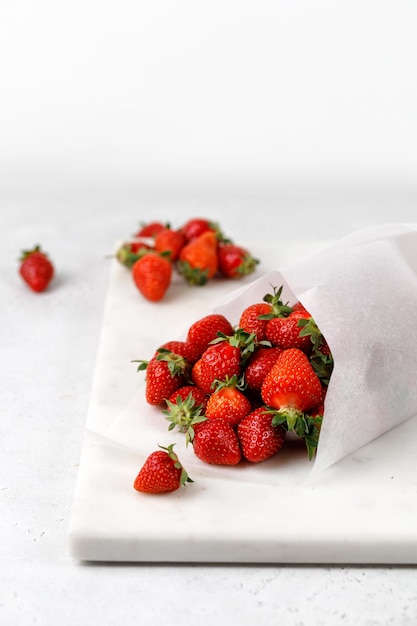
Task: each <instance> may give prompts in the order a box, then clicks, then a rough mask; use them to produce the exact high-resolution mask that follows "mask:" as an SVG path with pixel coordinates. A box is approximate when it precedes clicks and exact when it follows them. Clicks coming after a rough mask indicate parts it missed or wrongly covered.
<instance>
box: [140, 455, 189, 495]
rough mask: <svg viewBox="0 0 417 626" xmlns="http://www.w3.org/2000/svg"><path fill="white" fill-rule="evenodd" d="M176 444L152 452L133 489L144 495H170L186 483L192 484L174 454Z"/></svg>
mask: <svg viewBox="0 0 417 626" xmlns="http://www.w3.org/2000/svg"><path fill="white" fill-rule="evenodd" d="M174 445H175V444H171V445H169V446H167V447H164V446H159V447H160V450H155V451H154V452H152V453H151V454H150V455H149V456H148V457H147V459H146V460H145V463H144V464H143V466H142V467H141V469H140V470H139V473H138V475H137V476H136V478H135V480H134V483H133V487H134V489H136V491H140V492H142V493H155V494H156V493H169V492H171V491H175V490H176V489H179V487H181V486H182V485H185V484H186V483H192V482H193V481H192V479H191V478H190V477H189V476H188V474H187V472H186V470H185V469H184V467H183V465H182V464H181V462H180V460H179V458H178V456H177V454H176V453H175V452H174V450H173V448H174Z"/></svg>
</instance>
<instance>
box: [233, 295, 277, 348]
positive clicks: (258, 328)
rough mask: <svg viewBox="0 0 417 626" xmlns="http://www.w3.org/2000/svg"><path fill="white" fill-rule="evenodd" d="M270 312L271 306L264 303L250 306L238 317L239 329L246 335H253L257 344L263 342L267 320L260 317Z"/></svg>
mask: <svg viewBox="0 0 417 626" xmlns="http://www.w3.org/2000/svg"><path fill="white" fill-rule="evenodd" d="M271 312H272V306H271V305H270V304H268V303H266V302H257V303H255V304H250V305H249V306H247V307H246V308H245V309H244V310H243V311H242V313H241V315H240V319H239V327H240V328H242V329H243V330H244V331H246V332H247V333H255V335H256V338H257V341H258V342H260V341H265V339H266V325H267V320H265V319H260V316H261V315H266V314H270V313H271Z"/></svg>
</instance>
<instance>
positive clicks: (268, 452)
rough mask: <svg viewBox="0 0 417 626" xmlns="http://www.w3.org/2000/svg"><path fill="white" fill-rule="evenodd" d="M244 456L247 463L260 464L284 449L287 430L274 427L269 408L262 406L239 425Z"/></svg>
mask: <svg viewBox="0 0 417 626" xmlns="http://www.w3.org/2000/svg"><path fill="white" fill-rule="evenodd" d="M237 436H238V440H239V443H240V447H241V450H242V454H243V456H244V458H245V459H246V460H247V461H250V462H252V463H259V462H261V461H266V460H267V459H269V458H271V457H273V456H274V455H275V454H277V452H279V450H281V448H282V447H283V445H284V443H285V439H286V430H285V428H284V427H283V426H281V425H274V424H273V423H272V420H271V414H270V410H269V409H268V407H265V406H260V407H258V408H256V409H255V410H254V411H252V412H250V413H248V415H246V416H245V417H244V418H243V419H242V420H241V421H240V422H239V424H238V425H237Z"/></svg>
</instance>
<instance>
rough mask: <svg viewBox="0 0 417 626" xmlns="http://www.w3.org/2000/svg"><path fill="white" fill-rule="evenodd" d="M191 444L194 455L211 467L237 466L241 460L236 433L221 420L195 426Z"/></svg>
mask: <svg viewBox="0 0 417 626" xmlns="http://www.w3.org/2000/svg"><path fill="white" fill-rule="evenodd" d="M192 444H193V449H194V453H195V455H196V456H197V457H198V458H199V459H200V460H201V461H204V462H205V463H210V464H212V465H237V464H238V463H239V461H240V460H241V458H242V453H241V450H240V446H239V441H238V438H237V436H236V433H235V431H234V430H233V428H232V427H231V426H230V424H228V423H227V422H226V421H225V420H223V419H210V420H206V421H205V422H201V424H197V425H196V426H195V428H194V435H193V438H192Z"/></svg>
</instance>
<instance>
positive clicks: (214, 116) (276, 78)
mask: <svg viewBox="0 0 417 626" xmlns="http://www.w3.org/2000/svg"><path fill="white" fill-rule="evenodd" d="M416 25H417V5H416V3H415V2H413V1H412V0H408V1H407V0H398V1H395V2H394V1H392V0H351V1H350V2H339V1H337V0H336V1H330V0H317V1H311V0H310V1H309V0H299V1H297V2H284V1H279V0H260V1H257V2H255V1H250V0H241V1H239V2H238V1H236V0H211V1H210V2H206V1H203V2H199V1H198V0H194V1H193V0H177V1H176V0H171V1H169V0H155V1H153V2H148V1H144V0H103V1H101V2H98V0H73V1H72V2H57V1H56V0H38V1H37V2H33V1H30V0H3V1H2V3H1V7H0V35H1V36H0V59H1V61H0V62H1V80H0V97H1V100H0V102H1V116H0V137H1V141H0V166H1V176H2V186H4V185H5V186H6V187H10V186H11V187H12V188H13V187H15V186H18V187H20V189H21V188H22V184H23V183H24V184H25V185H26V187H27V188H28V189H30V188H31V186H32V185H35V186H39V185H41V186H42V185H43V186H45V187H48V186H49V188H51V187H55V186H56V185H61V184H62V183H66V184H68V185H73V184H80V185H93V184H115V185H118V184H120V185H122V186H123V185H129V186H140V187H141V186H149V185H151V186H153V185H156V186H158V185H163V184H165V185H166V184H168V185H171V184H173V185H178V184H183V185H190V184H191V183H193V184H209V185H230V184H232V185H236V184H239V183H240V184H242V183H245V184H251V183H253V184H254V185H260V186H271V185H272V186H276V185H279V184H280V183H286V184H287V183H288V182H290V183H293V182H295V183H299V182H300V180H301V181H304V180H305V181H309V182H311V181H314V182H316V183H317V182H320V183H322V182H324V183H328V182H329V181H330V180H331V181H332V182H333V183H334V182H338V181H352V180H354V181H355V182H357V181H359V182H361V183H364V182H365V183H366V184H368V183H369V182H372V183H378V182H381V181H382V182H387V181H389V182H393V183H394V184H401V185H408V186H409V185H414V184H415V182H416V167H417V141H416V139H417V118H416V109H417V106H416V105H417V79H416V72H415V59H416V58H417V38H416V36H415V33H416Z"/></svg>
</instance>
